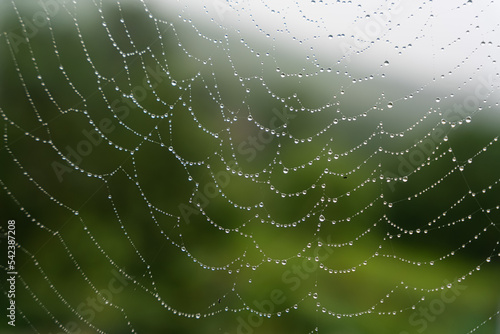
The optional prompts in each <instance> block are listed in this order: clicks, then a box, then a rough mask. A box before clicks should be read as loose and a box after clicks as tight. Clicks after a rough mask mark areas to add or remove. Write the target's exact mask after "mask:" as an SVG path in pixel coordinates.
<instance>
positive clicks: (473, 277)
mask: <svg viewBox="0 0 500 334" xmlns="http://www.w3.org/2000/svg"><path fill="white" fill-rule="evenodd" d="M42 3H45V4H46V6H45V7H43V6H42V5H41V3H34V2H27V1H26V2H24V1H13V2H12V3H11V2H8V1H2V2H1V5H0V12H1V13H2V14H1V16H0V20H1V21H0V22H1V29H0V31H1V32H2V36H1V41H0V71H1V73H0V78H1V81H0V111H1V113H2V119H1V121H0V122H1V125H2V126H1V128H2V131H3V139H2V140H3V142H2V148H1V149H0V157H1V158H0V159H1V174H0V175H1V176H0V180H1V185H2V188H3V191H2V192H1V196H2V197H1V203H2V205H1V207H2V222H1V226H2V230H1V231H2V233H3V234H5V231H6V226H7V225H6V224H7V223H6V222H7V220H8V219H15V220H16V241H17V243H18V245H19V247H18V249H17V253H16V262H17V270H18V272H19V276H18V279H17V290H16V305H17V307H18V313H17V318H16V319H17V320H16V327H15V328H11V327H10V326H8V325H7V324H6V321H5V318H4V319H2V322H1V324H0V328H1V329H2V332H5V333H31V332H35V333H37V332H38V333H61V332H69V333H97V332H106V333H125V332H131V331H132V330H135V332H137V333H284V332H287V333H311V332H316V331H317V332H320V333H422V332H426V333H467V332H468V331H470V330H472V329H473V328H474V327H476V326H478V325H480V324H481V323H482V322H483V321H485V320H487V319H488V317H490V316H492V315H494V314H495V312H498V310H499V307H500V306H499V303H500V298H499V297H500V288H499V285H498V277H499V276H498V275H499V273H500V270H499V266H498V263H499V262H498V261H499V255H500V248H499V247H498V242H499V229H498V219H499V209H498V205H499V204H500V200H499V199H500V191H499V185H498V183H497V182H498V181H499V173H498V171H499V170H500V159H499V158H500V148H499V146H498V142H497V141H495V140H494V138H495V137H497V136H498V134H499V130H498V129H500V127H499V125H500V116H499V115H500V113H499V109H498V105H495V104H492V103H491V102H490V101H486V100H485V101H480V103H481V107H480V108H478V109H477V110H473V111H468V113H469V114H470V115H472V119H473V121H472V122H470V123H467V122H465V118H466V116H469V114H467V115H466V114H458V116H459V117H457V113H456V112H455V113H454V112H451V113H450V114H449V115H448V116H449V117H450V119H445V121H444V122H442V121H441V119H442V118H443V115H442V114H440V113H439V112H436V111H434V112H430V113H427V112H428V110H429V109H430V110H433V108H435V101H434V95H435V92H434V91H432V89H433V87H430V88H429V89H428V90H426V91H425V93H423V94H420V95H418V96H416V97H415V98H413V99H407V98H399V99H398V101H396V100H395V102H394V106H393V108H387V103H388V100H390V99H392V97H391V95H392V96H397V94H398V92H400V91H409V92H411V91H412V89H413V87H412V86H413V85H418V84H417V83H412V82H406V83H404V84H402V83H401V82H399V81H398V80H397V77H396V76H394V80H393V81H391V77H390V76H389V78H386V79H384V80H380V77H378V76H377V77H375V79H374V80H373V81H372V80H364V79H363V80H359V81H358V82H356V83H355V84H352V83H351V82H352V79H351V78H350V77H348V76H345V75H342V73H341V74H337V71H340V72H343V71H345V69H346V68H347V69H349V68H352V71H353V72H356V73H358V72H359V73H361V72H363V70H362V69H359V68H356V67H355V63H350V64H349V63H347V64H346V65H338V67H333V68H331V70H322V71H318V70H317V68H316V66H314V64H313V63H312V62H304V60H303V59H304V58H303V57H302V53H303V50H302V49H299V50H298V51H297V50H294V49H293V48H292V47H291V46H289V45H281V44H279V43H278V42H273V41H270V39H268V38H265V37H261V36H259V35H258V34H253V33H249V32H246V31H238V30H236V29H232V28H231V25H230V24H229V23H228V25H227V26H224V25H219V24H218V23H216V24H212V23H206V22H204V21H202V20H200V21H199V22H195V21H196V18H197V17H198V16H196V15H194V14H193V16H192V17H193V22H190V20H188V19H185V18H186V17H189V12H187V11H182V13H181V14H182V15H181V17H179V16H178V14H179V13H178V12H176V10H178V7H176V6H174V5H173V4H172V6H171V10H170V11H169V10H167V9H166V8H163V7H161V6H159V5H157V4H156V3H149V2H146V3H147V6H145V3H143V2H141V1H126V2H121V3H119V4H118V3H116V2H113V1H105V2H103V3H101V2H97V3H94V2H90V1H89V2H85V1H76V2H70V1H66V2H65V1H62V2H61V1H58V2H56V1H54V2H50V4H49V2H42ZM51 6H52V7H51ZM44 8H45V9H44ZM146 8H147V10H146ZM149 10H151V13H152V14H151V17H150V14H149V12H148V11H149ZM152 17H154V19H153V18H152ZM26 35H27V36H28V40H29V42H26V40H25V39H23V38H24V37H23V36H26ZM117 50H121V53H120V52H118V51H117ZM257 53H258V54H259V56H256V54H257ZM266 53H269V55H266ZM391 61H392V58H391ZM278 68H279V69H278ZM370 71H372V72H370ZM378 71H379V69H378V68H377V69H373V70H370V69H369V66H368V70H367V71H366V73H367V74H365V75H364V78H367V77H368V76H369V75H370V74H372V73H378ZM315 72H317V75H311V76H307V75H305V74H307V73H315ZM282 73H283V76H284V77H282ZM299 73H300V74H301V75H298V74H299ZM289 74H293V75H289ZM494 79H495V80H497V79H498V73H496V76H495V77H494ZM495 82H497V81H495ZM479 84H480V83H479V81H477V80H472V82H471V83H470V85H466V86H465V89H463V90H461V91H460V92H457V94H456V95H455V96H454V98H453V99H448V100H446V101H444V102H441V104H440V105H439V108H440V109H439V110H441V111H444V110H448V109H450V110H451V108H453V106H454V105H456V104H460V103H464V102H463V101H465V100H466V98H467V97H468V96H474V92H475V88H476V87H477V85H479ZM345 87H347V88H345ZM495 87H496V86H495ZM341 91H342V92H341ZM384 92H385V93H384ZM384 94H386V95H385V96H386V97H384V98H382V99H381V98H380V96H384ZM493 95H494V94H493ZM290 108H291V109H292V110H290ZM301 109H303V110H301ZM434 110H435V109H434ZM311 111H315V112H311ZM365 111H367V114H366V117H363V116H360V115H361V114H363V112H365ZM343 117H344V118H343ZM352 117H355V119H353V118H352ZM453 117H455V119H453ZM459 122H461V123H462V124H459ZM381 124H383V125H381ZM414 124H417V125H416V126H415V127H414V129H412V128H410V127H411V126H412V125H414ZM452 125H453V126H452ZM264 128H265V129H267V130H263V129H264ZM409 128H410V130H408V129H409ZM271 130H273V131H272V132H271ZM391 133H394V134H399V133H403V134H404V136H402V137H399V136H396V137H395V138H394V136H393V135H391ZM445 135H446V136H447V137H446V140H444V138H445ZM309 138H310V140H309ZM296 139H298V143H296ZM422 142H424V144H422ZM425 145H427V146H425ZM379 147H381V148H382V151H379ZM353 148H356V149H353ZM483 148H486V149H484V150H483ZM330 150H331V152H329V151H330ZM72 152H73V153H72ZM131 152H133V154H132V153H131ZM376 152H378V153H376ZM391 152H400V153H398V154H395V153H391ZM337 155H338V156H337ZM64 157H66V158H64ZM453 157H455V159H453ZM470 158H472V161H471V162H470V163H469V162H467V160H468V159H470ZM462 165H463V166H464V168H463V171H460V169H459V168H458V167H459V166H462ZM208 166H209V167H208ZM325 169H328V172H325ZM381 176H382V177H381ZM403 177H407V179H408V180H407V182H404V181H403ZM275 189H278V190H279V192H277V191H276V190H275ZM483 189H484V190H485V191H484V192H482V190H483ZM304 191H305V192H304ZM469 192H473V193H475V195H474V196H472V195H471V194H470V193H469ZM282 194H284V195H283V196H282ZM289 194H290V195H289ZM415 194H417V195H418V196H416V197H415V196H414V195H415ZM408 197H413V198H412V199H411V200H408ZM196 203H199V204H200V207H197V206H196ZM261 203H262V204H261ZM487 209H491V210H489V211H488V212H486V210H487ZM76 212H77V213H78V215H76V214H75V213H76ZM332 222H335V223H334V224H332ZM429 223H430V224H429ZM417 230H418V232H417ZM409 231H411V233H410V232H409ZM398 234H400V236H399V237H398ZM1 241H2V245H3V246H4V247H3V248H2V249H5V246H6V242H5V239H2V240H1ZM350 243H352V245H350ZM462 245H465V246H464V247H462ZM2 254H6V251H5V252H3V253H2ZM297 254H299V255H300V256H297ZM451 254H453V255H451ZM2 256H4V255H2ZM316 257H319V258H318V259H315V258H316ZM5 258H6V256H4V259H5ZM431 261H433V265H431V264H430V262H431ZM364 262H365V264H364ZM1 263H2V269H5V268H6V267H5V264H4V263H5V262H4V260H2V262H1ZM479 266H480V267H479ZM353 268H354V269H355V270H353ZM330 269H331V271H330ZM479 269H480V270H479ZM345 271H347V272H345ZM3 275H4V270H2V277H3ZM457 279H459V280H460V281H461V282H457ZM4 282H5V280H4V279H2V289H3V291H4V294H3V297H2V299H3V300H4V302H3V304H2V305H7V298H6V291H7V285H6V284H4ZM402 282H404V283H402ZM449 283H453V285H452V287H451V288H448V287H446V285H447V284H449ZM103 290H104V292H102V295H103V297H104V298H107V299H108V302H109V303H106V302H105V301H104V300H100V299H99V297H98V294H97V291H103ZM423 297H425V298H424V299H423V300H422V298H423ZM413 305H415V309H412V306H413ZM372 307H373V308H372ZM2 309H5V308H4V306H2ZM368 310H370V312H369V313H367V311H368ZM426 310H427V311H426ZM256 312H257V313H256ZM259 312H263V313H259ZM393 312H394V314H393ZM264 313H266V314H264ZM267 313H271V314H272V315H270V316H267ZM332 313H333V314H332ZM380 313H387V314H380ZM197 314H199V319H198V318H197V316H196V315H197ZM256 314H257V315H256ZM499 328H500V327H499V325H498V317H497V318H494V319H492V320H490V321H487V322H486V323H485V324H484V325H482V326H481V327H480V328H479V329H478V330H477V333H498V331H499Z"/></svg>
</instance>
